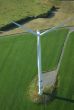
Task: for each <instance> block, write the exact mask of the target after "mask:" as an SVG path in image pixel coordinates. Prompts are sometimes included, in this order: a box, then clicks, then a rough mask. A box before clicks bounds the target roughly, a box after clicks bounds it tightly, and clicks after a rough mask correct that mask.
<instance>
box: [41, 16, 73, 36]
mask: <svg viewBox="0 0 74 110" xmlns="http://www.w3.org/2000/svg"><path fill="white" fill-rule="evenodd" d="M71 20H74V17H72V18H68V19H67V20H65V21H64V22H62V23H60V24H59V25H58V26H55V27H52V28H51V29H49V30H46V31H44V32H42V33H41V34H40V35H44V34H45V33H48V32H51V31H53V30H56V29H58V28H60V27H63V26H64V24H66V23H67V22H69V21H71Z"/></svg>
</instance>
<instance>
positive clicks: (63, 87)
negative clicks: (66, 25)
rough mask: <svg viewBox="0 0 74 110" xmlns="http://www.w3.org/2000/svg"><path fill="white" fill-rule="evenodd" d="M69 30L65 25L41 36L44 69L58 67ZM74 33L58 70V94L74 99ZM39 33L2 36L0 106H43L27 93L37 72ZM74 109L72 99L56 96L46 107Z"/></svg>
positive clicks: (8, 109) (20, 109)
mask: <svg viewBox="0 0 74 110" xmlns="http://www.w3.org/2000/svg"><path fill="white" fill-rule="evenodd" d="M67 32H68V30H65V29H62V30H58V31H54V32H51V33H49V34H46V36H47V37H46V36H45V37H42V38H41V43H42V70H43V71H47V70H51V69H54V68H56V66H57V63H58V60H59V56H60V53H61V49H62V46H63V43H64V39H65V37H66V35H67ZM73 41H74V33H72V34H71V37H70V39H69V42H68V45H67V47H66V51H65V54H64V58H63V61H62V65H61V68H60V71H59V75H60V76H59V77H60V84H59V88H58V90H57V94H58V95H60V96H65V97H68V98H70V99H74V88H73V87H74V79H73V77H74V74H73V73H74V68H73V65H74V51H73V49H74V43H73ZM36 54H37V53H36V37H32V35H30V34H24V35H22V34H21V35H17V36H8V37H0V110H30V109H32V110H38V109H39V110H41V109H42V110H43V109H44V105H36V104H34V103H32V102H31V101H30V100H29V98H28V97H27V95H26V94H27V89H28V86H29V85H30V83H31V81H32V79H33V78H34V76H35V75H36V74H37V61H36V58H37V56H36ZM49 109H50V110H57V109H58V110H66V109H67V110H73V109H74V105H73V104H71V103H69V102H68V103H67V102H63V101H59V100H54V101H53V102H51V103H49V104H47V105H46V110H49Z"/></svg>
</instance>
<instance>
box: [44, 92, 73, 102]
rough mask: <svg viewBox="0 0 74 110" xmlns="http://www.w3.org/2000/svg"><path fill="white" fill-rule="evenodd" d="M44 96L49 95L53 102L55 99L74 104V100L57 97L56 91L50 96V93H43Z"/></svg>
mask: <svg viewBox="0 0 74 110" xmlns="http://www.w3.org/2000/svg"><path fill="white" fill-rule="evenodd" d="M43 94H44V95H48V97H50V99H51V101H52V100H54V99H58V100H62V101H66V102H70V103H74V100H72V99H69V98H66V97H62V96H57V95H56V90H54V91H53V92H52V94H49V93H45V92H44V93H43Z"/></svg>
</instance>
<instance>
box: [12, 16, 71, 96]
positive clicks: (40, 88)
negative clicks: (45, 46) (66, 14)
mask: <svg viewBox="0 0 74 110" xmlns="http://www.w3.org/2000/svg"><path fill="white" fill-rule="evenodd" d="M72 19H73V18H69V19H67V20H65V21H64V22H62V23H60V24H59V25H58V26H55V27H53V28H51V29H49V30H46V31H44V32H42V33H40V31H38V30H37V32H34V31H33V30H31V29H27V28H26V27H25V26H22V25H20V24H18V23H16V22H14V21H12V23H13V24H15V25H16V26H18V27H20V28H22V29H23V30H25V31H26V32H28V33H31V34H33V35H36V36H37V66H38V94H39V95H42V94H43V74H42V64H41V42H40V36H42V35H44V34H45V33H48V32H51V31H53V30H56V29H58V28H60V27H64V24H66V23H67V22H69V21H70V20H72Z"/></svg>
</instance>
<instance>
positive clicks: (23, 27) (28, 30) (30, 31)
mask: <svg viewBox="0 0 74 110" xmlns="http://www.w3.org/2000/svg"><path fill="white" fill-rule="evenodd" d="M12 23H13V24H15V25H16V26H18V27H20V28H22V29H23V30H26V31H27V32H29V33H32V34H34V35H37V33H36V32H34V31H32V30H31V29H27V28H26V27H25V26H22V25H20V24H19V23H16V22H14V21H12Z"/></svg>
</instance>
